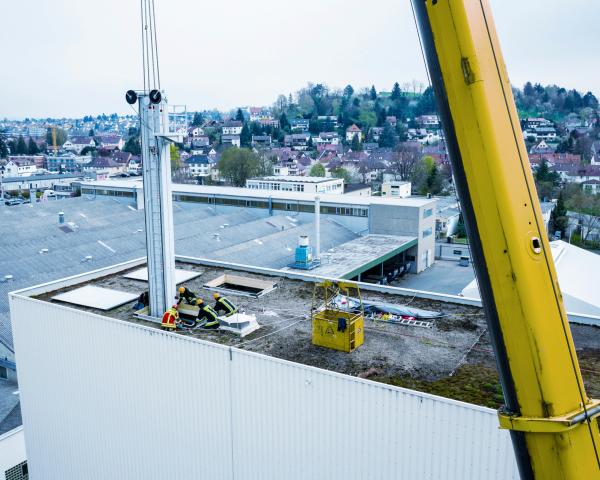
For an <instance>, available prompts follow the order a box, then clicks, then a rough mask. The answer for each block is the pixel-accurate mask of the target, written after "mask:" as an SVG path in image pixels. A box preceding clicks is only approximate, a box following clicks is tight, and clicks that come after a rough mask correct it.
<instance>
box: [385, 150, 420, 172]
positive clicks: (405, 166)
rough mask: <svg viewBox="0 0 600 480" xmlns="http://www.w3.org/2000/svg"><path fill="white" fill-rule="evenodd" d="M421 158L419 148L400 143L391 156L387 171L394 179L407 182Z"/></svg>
mask: <svg viewBox="0 0 600 480" xmlns="http://www.w3.org/2000/svg"><path fill="white" fill-rule="evenodd" d="M422 156H423V155H422V153H421V149H420V148H419V147H417V146H413V145H406V144H403V143H401V144H400V145H398V147H397V148H396V150H395V151H394V153H393V155H392V158H391V160H390V163H389V165H388V168H389V171H390V173H392V174H393V175H394V179H396V180H404V181H409V180H410V179H411V178H412V176H413V174H414V173H415V170H416V168H417V167H418V165H419V162H420V160H421V157H422Z"/></svg>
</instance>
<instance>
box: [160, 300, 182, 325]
mask: <svg viewBox="0 0 600 480" xmlns="http://www.w3.org/2000/svg"><path fill="white" fill-rule="evenodd" d="M178 308H179V305H177V304H176V303H175V304H174V305H173V306H172V307H171V308H169V309H168V310H167V311H166V312H165V314H164V315H163V317H162V322H161V324H160V327H161V328H162V329H163V330H169V331H173V330H176V329H177V324H178V323H179V311H178V310H177V309H178Z"/></svg>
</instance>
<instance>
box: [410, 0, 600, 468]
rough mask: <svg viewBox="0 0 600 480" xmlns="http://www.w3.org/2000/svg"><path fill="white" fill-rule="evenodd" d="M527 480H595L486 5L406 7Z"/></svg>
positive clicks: (589, 435) (554, 284) (460, 1)
mask: <svg viewBox="0 0 600 480" xmlns="http://www.w3.org/2000/svg"><path fill="white" fill-rule="evenodd" d="M412 4H413V8H414V11H415V16H416V18H417V23H418V27H419V31H420V35H421V40H422V43H423V48H424V53H425V57H426V62H427V66H428V70H429V73H430V77H431V83H432V86H433V89H434V92H435V96H436V100H437V103H438V109H439V112H440V116H441V120H442V124H443V128H444V133H445V136H446V142H447V147H448V152H449V155H450V159H451V162H452V167H453V173H454V178H455V183H456V188H457V191H458V194H459V198H460V202H461V206H462V213H463V217H464V220H465V224H466V227H467V232H468V235H469V242H470V245H471V250H472V257H473V260H474V265H475V270H476V274H477V280H478V282H479V288H480V291H481V297H482V300H483V305H484V308H485V311H486V316H487V321H488V326H489V332H490V336H491V340H492V344H493V347H494V350H495V354H496V360H497V364H498V370H499V373H500V380H501V382H502V387H503V392H504V398H505V403H506V406H505V408H504V409H503V410H501V411H500V412H499V418H500V426H501V427H502V428H507V429H509V430H510V431H511V436H512V439H513V445H514V447H515V453H516V458H517V463H518V465H519V471H520V474H521V477H522V478H535V479H538V480H541V479H544V480H548V479H573V480H575V479H583V478H585V479H592V478H600V469H599V459H598V448H599V447H600V436H599V434H598V425H597V421H596V419H595V418H594V417H595V416H597V415H598V413H599V412H600V408H599V407H598V402H597V401H593V400H590V399H589V398H588V397H587V395H586V393H585V389H584V386H583V381H582V378H581V373H580V370H579V364H578V361H577V356H576V354H575V347H574V345H573V340H572V337H571V332H570V329H569V324H568V320H567V316H566V312H565V309H564V305H563V300H562V295H561V291H560V288H559V285H558V280H557V276H556V271H555V267H554V262H553V259H552V255H551V253H550V246H549V243H548V239H547V235H546V231H545V225H544V221H543V217H542V213H541V209H540V206H539V202H538V199H537V193H536V188H535V184H534V181H533V175H532V172H531V168H530V165H529V159H528V156H527V151H526V148H525V142H524V140H523V135H522V132H521V129H520V122H519V118H518V115H517V110H516V107H515V103H514V98H513V95H512V90H511V85H510V82H509V79H508V75H507V73H506V68H505V65H504V60H503V57H502V53H501V51H500V46H499V42H498V38H497V34H496V30H495V26H494V21H493V18H492V14H491V10H490V7H489V3H488V0H412Z"/></svg>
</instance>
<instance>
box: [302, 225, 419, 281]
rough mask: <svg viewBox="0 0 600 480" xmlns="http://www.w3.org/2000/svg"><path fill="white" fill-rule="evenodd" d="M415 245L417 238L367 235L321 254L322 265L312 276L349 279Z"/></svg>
mask: <svg viewBox="0 0 600 480" xmlns="http://www.w3.org/2000/svg"><path fill="white" fill-rule="evenodd" d="M416 244H417V238H416V237H396V236H391V235H366V236H364V237H360V238H357V239H356V240H352V241H350V242H347V243H343V244H342V245H340V246H338V247H333V248H331V249H329V250H328V251H326V252H322V253H321V258H322V259H323V263H322V265H320V266H319V267H317V268H315V269H313V270H312V271H311V273H312V274H314V275H319V276H322V277H328V278H345V279H348V280H349V279H351V278H354V277H356V276H357V275H360V274H362V273H365V272H367V271H368V270H369V269H371V268H373V267H375V266H377V265H380V264H381V263H383V262H385V261H386V260H390V259H391V258H393V257H395V256H396V255H399V254H401V253H402V252H405V251H406V250H408V249H409V248H411V247H413V246H415V245H416Z"/></svg>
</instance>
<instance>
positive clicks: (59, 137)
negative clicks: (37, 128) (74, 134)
mask: <svg viewBox="0 0 600 480" xmlns="http://www.w3.org/2000/svg"><path fill="white" fill-rule="evenodd" d="M52 130H55V132H56V146H57V147H61V146H62V145H63V144H64V143H65V142H66V141H67V132H65V131H64V130H63V129H62V128H58V127H49V128H48V130H46V145H48V146H52V147H53V146H54V141H53V139H52Z"/></svg>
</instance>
